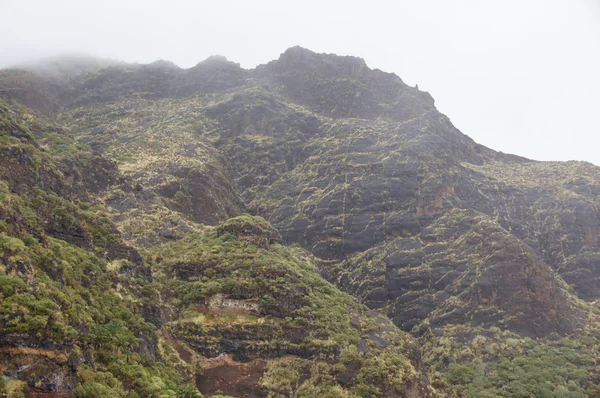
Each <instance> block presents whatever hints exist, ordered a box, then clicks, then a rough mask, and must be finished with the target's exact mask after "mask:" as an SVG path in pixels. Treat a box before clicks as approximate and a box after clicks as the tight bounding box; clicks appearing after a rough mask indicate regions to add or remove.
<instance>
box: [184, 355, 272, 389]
mask: <svg viewBox="0 0 600 398" xmlns="http://www.w3.org/2000/svg"><path fill="white" fill-rule="evenodd" d="M211 365H212V366H211V367H210V368H208V369H205V370H204V372H203V373H202V374H198V375H196V387H198V389H199V390H200V392H201V393H202V394H206V395H211V394H216V393H218V392H220V393H221V394H224V395H231V396H234V397H243V398H261V397H264V396H266V391H265V390H264V389H263V388H262V387H261V386H260V384H259V381H260V378H261V377H262V375H263V373H264V372H265V368H266V366H267V361H264V360H255V361H252V362H248V363H237V362H235V361H233V360H231V359H230V358H228V356H226V355H224V356H222V357H217V358H215V360H214V361H213V363H212V364H211Z"/></svg>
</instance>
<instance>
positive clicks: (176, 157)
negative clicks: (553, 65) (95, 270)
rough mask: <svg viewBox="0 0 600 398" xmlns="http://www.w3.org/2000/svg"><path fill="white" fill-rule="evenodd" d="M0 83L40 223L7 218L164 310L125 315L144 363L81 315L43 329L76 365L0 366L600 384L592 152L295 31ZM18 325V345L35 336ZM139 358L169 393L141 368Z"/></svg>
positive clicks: (298, 386)
mask: <svg viewBox="0 0 600 398" xmlns="http://www.w3.org/2000/svg"><path fill="white" fill-rule="evenodd" d="M0 93H2V95H3V97H4V98H5V99H4V100H3V103H2V107H3V108H2V109H3V112H4V113H3V115H4V116H3V119H2V120H3V123H4V127H3V130H2V132H3V137H4V138H3V140H2V141H1V142H2V143H3V144H2V147H0V149H1V151H2V157H1V158H0V165H1V166H2V167H1V168H0V179H1V180H2V181H4V184H5V185H6V188H5V191H6V195H9V196H10V197H11V198H15V199H11V203H13V202H12V201H17V200H20V201H23V203H26V204H25V205H23V206H29V207H28V208H31V210H27V211H29V212H33V213H34V214H36V217H38V218H39V219H40V220H42V221H39V222H37V223H34V224H31V225H29V224H21V223H20V219H19V217H20V216H17V215H14V214H16V213H14V212H16V211H17V210H15V209H17V208H18V209H21V207H18V206H17V207H14V206H13V207H11V209H12V210H11V211H12V212H11V211H7V212H6V214H7V215H2V217H1V218H0V219H1V220H3V222H4V223H5V224H6V227H5V231H4V232H3V234H4V236H6V239H18V240H19V241H20V242H23V245H25V246H24V247H29V246H27V245H26V244H25V242H26V240H24V239H26V237H27V236H30V235H31V236H33V237H34V239H37V240H38V241H40V239H41V240H42V241H43V240H44V239H55V240H56V241H57V242H66V243H60V244H67V245H71V246H74V247H76V248H77V249H73V250H81V251H82V253H86V254H85V255H87V256H93V258H94V259H95V260H94V261H97V262H98V264H100V265H99V267H100V269H102V275H105V276H102V278H104V279H102V278H99V279H97V281H98V283H99V284H100V285H102V286H104V287H103V289H102V291H104V294H112V295H114V297H116V298H118V299H115V300H116V301H115V304H114V305H121V306H125V308H128V310H129V311H131V310H132V309H135V310H136V311H137V314H139V316H140V317H141V318H140V319H143V320H144V321H143V322H146V323H148V324H150V325H153V327H154V329H153V330H152V332H149V331H144V332H142V329H143V328H142V329H135V327H134V326H131V327H129V326H127V325H126V324H124V325H122V326H123V327H127V328H128V330H129V332H126V333H124V334H125V335H131V336H133V337H132V339H134V340H132V341H135V344H130V345H128V346H127V347H128V348H127V350H128V352H129V351H131V352H132V353H135V354H136V355H137V356H139V358H137V359H135V360H134V359H132V358H131V357H132V356H133V354H131V355H129V354H127V355H125V357H124V356H123V352H121V351H123V350H120V349H117V350H116V352H115V350H114V349H113V352H112V353H111V355H112V356H111V355H108V354H106V353H105V351H107V350H106V348H102V347H100V346H99V345H98V344H96V345H94V344H92V343H91V342H89V343H88V345H87V346H86V347H84V348H81V344H79V343H78V342H79V341H81V342H83V341H87V340H86V339H88V337H87V334H86V333H88V332H86V330H87V329H86V328H85V327H83V326H82V325H83V324H82V323H74V324H73V325H71V326H72V327H73V329H74V330H75V331H76V332H77V333H80V334H82V333H83V335H81V336H80V337H77V338H76V339H75V340H73V339H71V340H68V341H67V340H66V339H65V338H64V337H63V336H62V335H60V336H52V335H48V336H46V335H44V337H45V338H47V339H50V340H48V341H49V343H48V345H47V347H44V349H50V348H48V347H58V346H60V347H62V348H61V349H62V351H64V352H65V353H67V352H69V353H71V352H73V350H74V349H73V348H72V347H75V346H77V347H79V349H80V350H81V351H82V354H81V356H80V360H79V362H77V363H75V364H73V365H71V368H70V373H69V376H68V378H69V382H68V383H66V382H61V383H55V384H53V385H49V384H44V385H38V384H36V383H37V379H35V378H33V377H31V376H28V375H27V374H22V372H19V368H18V366H17V365H15V363H17V361H16V360H15V358H14V357H13V356H10V355H12V354H9V356H6V355H5V357H4V358H5V359H4V361H5V363H6V364H7V365H6V366H5V367H6V368H7V370H5V371H4V373H5V375H6V377H7V381H6V383H13V384H15V383H17V384H18V383H19V382H17V380H22V381H24V382H26V384H27V385H28V386H29V388H30V389H33V390H39V391H40V392H41V391H45V392H50V391H62V392H64V391H69V392H70V391H75V392H76V393H77V394H78V395H79V396H86V395H85V394H86V392H85V389H86V388H89V389H90V390H89V391H94V390H91V389H92V388H97V389H98V391H100V390H101V389H103V388H104V389H106V388H112V389H113V390H115V388H116V387H115V386H117V384H118V386H119V387H118V388H120V389H121V390H119V391H120V392H119V394H121V393H122V394H126V393H128V394H134V391H135V393H137V394H138V395H139V396H146V395H144V394H159V392H158V391H163V393H165V394H166V393H167V392H166V391H171V392H169V393H172V394H178V393H179V394H187V393H190V394H192V391H193V390H194V388H197V389H198V390H199V391H200V393H203V394H206V395H208V396H211V395H215V394H222V393H224V394H228V395H231V396H240V397H241V396H256V397H259V396H307V395H311V396H312V395H315V394H316V395H317V396H336V397H337V396H407V397H419V396H469V397H494V396H509V397H529V396H548V397H559V396H560V397H563V396H568V397H583V396H595V395H594V394H597V393H598V391H600V390H599V389H598V388H597V387H596V385H597V384H598V383H599V381H600V380H598V377H597V372H596V370H595V366H596V363H597V361H598V359H599V358H598V357H597V355H596V354H595V352H596V351H597V350H596V348H597V347H598V346H599V345H600V341H599V339H600V330H599V329H598V313H599V310H600V309H599V308H598V306H597V299H598V298H599V297H598V294H599V292H600V279H599V277H600V268H599V267H598V266H597V264H598V263H600V246H599V244H600V242H599V241H598V234H599V229H598V228H599V226H600V213H599V211H598V205H597V203H598V195H599V193H600V168H598V167H596V166H594V165H592V164H589V163H585V162H538V161H533V160H529V159H526V158H522V157H519V156H515V155H509V154H504V153H501V152H496V151H494V150H492V149H489V148H486V147H484V146H482V145H479V144H477V143H475V142H474V141H473V140H472V139H470V138H469V137H467V136H466V135H464V134H462V133H461V132H460V131H459V130H458V129H456V128H455V127H454V126H453V125H452V123H451V122H450V119H449V118H448V117H446V116H445V115H443V114H441V113H440V112H439V111H437V109H436V108H435V104H434V100H433V98H432V97H431V96H430V95H429V94H428V93H426V92H422V91H419V90H418V89H417V88H413V87H409V86H408V85H406V84H405V83H404V82H403V81H402V80H401V79H400V78H399V77H397V76H396V75H394V74H390V73H385V72H382V71H380V70H377V69H370V68H369V67H368V66H367V64H366V63H365V61H364V60H362V59H360V58H356V57H341V56H336V55H333V54H316V53H314V52H311V51H309V50H306V49H303V48H300V47H294V48H290V49H288V50H287V51H286V52H284V53H283V54H282V55H281V56H280V57H279V59H277V60H274V61H272V62H269V63H268V64H266V65H261V66H258V67H257V68H255V69H252V70H246V69H243V68H241V67H240V66H239V64H236V63H234V62H231V61H228V60H227V59H226V58H224V57H221V56H213V57H210V58H209V59H207V60H205V61H203V62H200V63H199V64H197V65H196V66H194V67H192V68H189V69H181V68H179V67H177V66H176V65H174V64H172V63H169V62H166V61H157V62H155V63H152V64H149V65H139V64H125V63H120V62H115V61H105V60H93V59H87V58H86V59H85V60H82V59H79V58H76V59H73V58H58V59H53V60H52V61H51V62H50V61H40V63H38V64H36V65H33V66H28V67H27V68H22V69H19V68H16V69H9V70H3V71H0ZM32 197H34V198H36V199H34V200H33V202H32V203H31V204H29V201H31V199H30V198H32ZM3 203H4V199H3ZM57 207H58V208H60V209H61V210H60V211H59V210H57ZM19 211H20V212H21V213H19V214H22V211H23V210H19ZM27 211H26V212H27ZM61 212H66V214H67V215H68V217H67V215H65V216H59V217H56V214H62V213H61ZM245 213H250V214H252V216H250V215H244V214H245ZM2 214H4V213H2ZM11 214H13V215H11ZM11 217H12V218H11ZM23 217H24V216H23ZM64 218H66V219H68V220H63V219H64ZM36 228H37V229H36ZM23 234H29V235H23ZM47 237H48V238H47ZM15 242H16V241H15ZM15 242H13V244H17V245H19V243H18V242H16V243H15ZM42 246H43V247H46V246H45V245H42ZM69 247H70V246H69ZM3 250H4V251H3V253H5V255H4V256H5V257H6V258H8V259H10V256H13V254H12V251H11V249H10V248H7V249H3ZM82 255H83V254H82ZM36 258H37V257H36ZM5 261H6V262H10V260H5ZM61 261H66V262H68V263H69V264H71V266H73V264H72V263H73V262H72V261H69V260H68V259H61ZM6 264H7V263H6ZM31 264H32V265H31V267H33V269H34V270H36V271H35V272H34V273H39V274H40V275H43V279H44V280H48V281H52V282H53V283H59V284H60V283H66V282H65V281H64V280H63V279H61V278H63V277H62V276H61V275H60V274H55V273H53V272H50V271H49V270H48V269H46V268H44V265H43V264H44V263H39V262H38V263H36V262H35V261H33V260H32V261H31ZM102 264H104V265H102ZM3 272H4V274H5V275H6V278H19V279H20V280H21V281H22V282H10V283H9V286H13V285H14V286H17V285H18V286H21V287H20V288H19V289H24V290H23V291H28V294H30V295H32V296H33V297H36V298H39V297H42V296H41V293H38V290H36V288H35V287H34V286H35V285H36V283H34V282H33V280H31V281H30V280H28V279H27V277H26V276H25V275H21V274H19V271H18V270H13V269H12V268H10V267H9V268H6V269H5V270H4V271H3ZM78 272H79V271H78ZM36 277H38V278H39V277H40V276H36ZM323 278H325V279H327V280H328V281H329V282H326V281H325V280H324V279H323ZM15 280H16V279H15ZM103 281H104V282H103ZM134 282H135V283H134ZM7 283H8V282H7ZM78 283H81V282H78ZM136 283H137V284H138V285H136ZM84 288H86V289H88V288H92V287H89V286H87V285H85V286H84ZM340 290H341V291H343V292H345V293H342V292H341V291H340ZM16 291H17V290H15V288H12V287H11V288H7V290H6V292H3V295H4V296H3V297H8V298H7V299H5V301H8V300H9V299H10V297H12V296H14V295H15V294H16V293H15V292H16ZM20 291H21V290H19V292H20ZM8 293H10V295H8ZM36 294H37V295H36ZM144 295H145V296H144ZM142 296H143V297H142ZM352 296H354V299H352V298H351V297H352ZM111 297H113V296H111ZM66 300H67V301H69V300H71V299H70V298H67V299H66ZM119 300H121V301H119ZM128 300H129V301H128ZM129 302H134V303H136V305H135V306H134V307H132V306H131V304H129ZM56 305H58V306H59V307H58V308H60V310H59V312H60V313H62V312H66V311H67V310H66V309H63V307H61V306H60V304H59V303H57V304H56ZM65 305H66V304H65ZM367 307H368V309H367ZM10 308H16V307H10ZM10 311H11V310H10V309H9V310H7V313H6V314H7V315H6V317H8V318H10V317H11V315H10V313H11V312H10ZM43 316H47V315H43ZM63 316H64V315H63ZM131 316H133V315H131ZM131 316H129V315H128V316H127V317H128V319H130V317H131ZM94 322H96V323H97V324H98V326H97V327H98V328H101V327H108V326H107V325H109V324H110V321H109V320H108V319H100V318H99V319H96V320H94ZM106 322H108V323H106ZM140 322H142V321H140ZM113 323H114V322H113ZM7 330H8V329H7ZM144 330H145V329H144ZM26 332H27V333H29V335H32V333H33V335H35V333H38V335H40V333H42V332H40V331H39V329H35V330H26ZM15 333H16V332H10V333H7V334H6V337H5V338H4V339H5V340H6V341H7V342H8V343H6V344H3V346H4V347H7V348H4V350H5V352H11V351H10V349H12V347H14V346H17V345H18V346H19V347H26V348H27V349H33V348H34V345H33V344H34V343H33V342H31V341H30V340H27V338H25V337H23V336H21V335H20V336H19V337H15ZM73 333H75V332H73ZM128 333H129V334H128ZM409 333H410V334H411V335H412V337H411V336H409ZM42 334H43V333H42ZM83 336H86V337H83ZM73 341H75V342H73ZM61 344H62V345H61ZM419 344H420V347H421V348H418V347H419ZM123 347H125V346H123ZM35 348H37V346H35ZM2 349H3V348H0V350H2ZM19 355H24V354H19ZM53 355H54V354H53ZM65 355H67V354H65ZM142 355H145V356H144V358H150V359H151V360H152V361H154V362H148V363H146V362H144V360H142ZM17 357H18V356H17ZM18 358H21V357H18ZM19 360H23V361H25V360H26V358H22V359H19ZM0 363H2V362H0ZM132 363H135V364H137V365H131V364H132ZM509 363H512V364H513V365H509ZM130 366H131V367H133V366H140V367H141V368H143V369H144V372H146V373H145V374H148V375H150V374H153V373H152V372H155V374H160V376H153V377H155V378H160V380H162V382H157V383H158V384H157V385H156V386H158V385H160V386H162V387H161V388H162V389H156V390H154V391H155V392H152V393H150V392H148V391H149V390H142V389H141V388H142V387H140V386H138V385H136V384H135V383H132V381H131V379H128V378H127V377H130V376H127V374H130V373H128V372H129V370H127V371H126V370H123V369H120V368H119V367H125V368H128V367H130ZM81 369H89V372H94V373H93V374H94V375H95V376H90V377H89V378H88V379H89V380H90V381H88V379H86V377H87V376H85V375H83V373H84V372H85V371H82V370H81ZM56 372H58V371H56ZM56 372H55V373H53V374H56ZM61 372H64V371H61ZM161 372H162V373H161ZM61 374H63V373H61ZM98 374H102V375H103V376H97V375H98ZM149 377H150V376H149ZM111 378H112V379H111ZM112 380H115V381H112ZM177 380H179V381H177ZM182 382H183V384H182V385H186V384H185V383H189V384H187V387H185V391H183V390H182V391H179V392H177V388H175V387H173V388H171V387H172V386H173V384H169V383H175V384H174V385H177V383H180V384H181V383H182ZM6 383H5V384H6ZM91 383H95V384H94V386H92V384H91ZM119 383H120V384H119ZM161 383H162V384H161ZM192 384H193V385H195V387H194V386H192ZM11 385H12V384H11ZM20 385H21V384H20ZM87 386H90V387H87ZM156 386H155V387H156ZM4 388H5V389H6V388H8V387H4ZM11 388H12V387H11ZM144 388H145V387H144ZM157 388H158V387H157ZM102 391H104V390H102ZM115 391H116V390H115ZM140 391H144V392H142V393H140ZM87 393H88V394H92V395H87V396H94V395H93V394H94V393H96V394H101V393H98V392H87ZM102 394H104V393H102ZM106 394H109V395H107V396H111V395H110V394H116V393H115V392H110V393H106ZM112 396H115V395H112ZM148 396H151V395H148ZM182 396H184V395H182Z"/></svg>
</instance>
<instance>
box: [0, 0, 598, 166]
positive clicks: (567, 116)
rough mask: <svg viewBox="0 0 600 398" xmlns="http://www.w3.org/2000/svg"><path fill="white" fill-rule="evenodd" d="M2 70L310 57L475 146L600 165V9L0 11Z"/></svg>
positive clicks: (120, 6) (535, 5)
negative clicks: (355, 62) (378, 83)
mask: <svg viewBox="0 0 600 398" xmlns="http://www.w3.org/2000/svg"><path fill="white" fill-rule="evenodd" d="M0 16H1V17H2V23H1V24H0V67H4V66H7V65H11V64H15V63H19V62H23V61H25V60H30V59H32V58H39V57H45V56H52V55H56V54H61V53H74V52H76V53H82V52H83V53H88V54H91V55H97V56H101V57H109V58H114V59H121V60H125V61H128V62H141V63H149V62H152V61H155V60H157V59H167V60H171V61H173V62H175V63H176V64H178V65H179V66H182V67H190V66H193V65H195V64H196V63H198V62H199V61H201V60H203V59H205V58H206V57H208V56H210V55H212V54H221V55H225V56H227V57H228V58H229V59H230V60H233V61H236V62H239V63H240V64H241V65H242V66H243V67H246V68H252V67H254V66H256V65H257V64H261V63H265V62H268V61H270V60H272V59H275V58H277V57H278V56H279V54H280V53H282V52H283V51H284V50H285V49H286V48H288V47H291V46H294V45H301V46H303V47H306V48H309V49H311V50H313V51H317V52H327V53H337V54H341V55H355V56H359V57H362V58H364V59H365V60H366V62H367V64H368V65H369V66H370V67H372V68H379V69H382V70H385V71H387V72H394V73H396V74H397V75H399V76H400V77H401V78H402V79H403V80H404V81H405V82H406V83H408V84H410V85H414V84H418V85H419V88H420V89H421V90H425V91H429V92H430V93H431V94H432V96H433V97H434V98H435V99H436V104H437V106H438V108H439V109H440V110H441V111H442V112H444V113H445V114H446V115H448V116H449V117H450V118H451V120H452V121H453V123H454V124H455V125H456V126H457V127H458V128H459V129H461V131H463V132H464V133H465V134H468V135H469V136H471V137H472V138H473V139H475V140H476V141H478V142H480V143H482V144H484V145H487V146H489V147H492V148H494V149H497V150H501V151H504V152H510V153H516V154H519V155H522V156H526V157H530V158H533V159H540V160H569V159H577V160H587V161H590V162H594V163H596V164H600V151H599V150H598V149H597V148H598V146H599V145H598V144H599V140H600V138H599V137H600V112H599V111H600V100H599V99H598V95H599V93H600V73H599V71H600V1H598V0H569V1H567V0H527V1H516V0H504V1H483V0H462V1H459V0H411V1H377V0H372V1H369V2H364V1H349V0H345V1H338V0H331V1H328V0H321V1H314V0H305V1H303V2H289V1H281V0H279V1H270V0H254V1H248V0H229V1H227V0H221V1H218V2H217V1H201V0H169V1H166V0H165V1H159V0H118V1H117V0H103V1H82V0H62V1H61V0H56V1H47V0H46V1H44V0H0Z"/></svg>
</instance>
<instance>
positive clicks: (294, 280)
mask: <svg viewBox="0 0 600 398" xmlns="http://www.w3.org/2000/svg"><path fill="white" fill-rule="evenodd" d="M274 233H275V231H273V229H272V227H271V226H270V225H269V224H268V223H267V222H266V221H265V220H263V219H261V218H257V217H251V216H241V217H238V218H234V219H231V220H228V221H227V222H226V223H224V224H222V225H221V226H219V227H217V228H207V229H206V230H205V231H204V232H203V233H195V234H191V235H189V236H186V237H185V238H184V239H182V240H179V241H176V242H173V243H169V244H166V245H163V246H160V247H157V248H154V249H152V250H150V251H149V252H148V254H149V259H151V261H152V262H153V263H154V268H155V270H156V273H155V275H156V277H157V280H158V282H159V283H160V284H162V285H163V289H164V290H163V291H162V293H161V295H162V296H163V297H170V298H171V299H170V301H169V302H168V304H169V307H170V308H175V309H177V311H178V314H179V315H178V317H177V319H175V320H173V321H172V322H170V323H169V324H168V325H166V326H165V327H166V329H167V330H169V333H171V334H173V335H174V336H176V337H177V338H178V339H179V340H180V341H181V342H183V343H185V344H187V345H188V346H190V347H194V349H195V350H196V351H197V352H198V353H199V354H201V355H203V356H206V357H216V356H217V355H219V354H220V353H223V352H225V353H228V354H230V355H232V357H233V358H234V359H237V360H244V361H248V360H253V359H257V358H265V357H266V358H280V357H282V356H285V355H293V356H295V357H296V359H294V360H287V359H282V360H276V361H275V362H273V363H270V365H269V370H268V371H267V373H265V375H264V376H263V378H262V379H261V383H262V384H261V385H263V386H264V387H266V388H268V389H269V391H271V394H272V396H289V395H286V394H288V392H289V391H292V390H294V391H296V392H294V394H296V393H298V394H301V395H299V396H304V395H302V394H309V396H312V395H310V394H313V393H314V391H321V392H322V394H325V395H319V396H344V394H348V393H350V394H351V395H352V396H372V397H377V396H384V395H385V394H386V392H388V393H389V392H390V391H401V390H402V389H403V388H405V387H406V386H407V384H410V383H417V381H416V380H415V379H414V378H415V377H416V375H417V371H416V370H415V368H414V367H413V365H412V363H411V360H410V359H409V358H407V357H406V352H408V351H409V350H410V348H409V347H410V346H411V344H412V343H411V340H410V339H409V338H408V337H407V336H406V335H405V334H403V333H401V332H399V331H398V330H397V329H395V327H393V326H392V325H391V324H390V323H389V321H387V320H385V319H384V318H375V317H374V316H373V315H372V314H370V313H369V312H368V310H367V309H366V308H365V307H363V306H362V305H360V304H358V303H356V301H355V300H354V299H353V298H352V297H351V296H349V295H347V294H345V293H342V292H340V291H339V290H337V289H336V288H335V287H334V286H333V285H331V284H329V283H328V282H326V281H324V280H323V279H322V278H321V277H320V276H319V274H318V273H317V270H316V268H315V266H314V259H313V258H312V257H311V256H310V255H309V254H308V253H307V252H305V251H304V250H302V249H300V248H290V247H285V246H281V245H280V244H277V243H273V244H272V245H271V246H269V247H266V246H257V245H255V244H254V243H255V242H256V238H257V237H260V236H261V235H266V236H270V235H271V234H274ZM215 297H225V298H227V300H230V301H228V302H227V303H229V306H228V305H227V304H221V303H222V302H223V301H222V300H221V301H217V302H215V301H214V300H213V299H214V298H215ZM242 303H256V306H253V307H249V308H250V309H248V310H239V308H240V305H241V304H242ZM372 338H377V339H381V340H380V341H382V342H381V343H375V342H374V341H369V340H370V339H372ZM228 347H235V348H228ZM345 364H347V365H348V366H350V367H351V368H353V369H355V370H354V373H352V374H353V375H349V376H347V377H348V378H350V380H348V381H345V382H344V383H343V384H341V383H340V382H339V381H338V380H337V379H336V375H340V374H345V373H346V366H345ZM300 379H302V380H303V381H302V382H300ZM304 379H306V380H304ZM311 391H312V392H311ZM344 391H346V392H344ZM342 392H343V393H342ZM282 394H283V395H282ZM340 394H341V395H340Z"/></svg>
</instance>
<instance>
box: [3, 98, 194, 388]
mask: <svg viewBox="0 0 600 398" xmlns="http://www.w3.org/2000/svg"><path fill="white" fill-rule="evenodd" d="M23 112H24V110H23V109H18V110H15V109H12V106H11V104H9V103H7V102H6V101H3V100H0V143H1V144H0V151H1V153H2V157H1V159H2V162H3V165H2V166H3V167H2V168H1V170H2V171H1V175H0V298H1V305H0V369H1V372H2V377H1V378H0V393H2V394H8V395H7V396H10V397H19V396H24V395H23V394H27V396H37V395H39V394H51V393H54V394H56V396H70V395H71V393H72V392H73V391H76V392H77V395H78V396H90V397H91V396H112V397H114V396H125V395H126V393H127V391H137V392H139V393H142V395H145V394H158V393H159V392H162V393H169V392H170V393H173V394H175V391H177V390H178V388H179V387H178V386H179V385H181V383H182V380H181V378H180V376H179V375H178V374H177V373H176V372H175V371H173V370H172V369H170V368H169V367H168V366H165V365H164V364H162V363H159V362H157V361H156V359H157V355H156V348H155V346H156V334H155V330H156V326H157V325H158V323H157V318H156V316H155V311H154V310H155V307H154V304H153V303H152V301H153V300H154V298H153V293H152V288H151V286H152V276H151V273H150V269H149V267H148V266H147V265H146V264H144V262H143V261H142V258H141V257H140V255H139V254H138V252H137V251H136V250H135V249H133V248H131V247H128V246H126V245H125V244H123V242H122V240H121V238H120V236H119V233H118V231H117V229H116V228H115V226H114V224H112V222H111V221H110V220H109V219H108V217H107V216H106V214H103V212H102V209H98V208H93V207H92V206H91V204H89V203H87V202H84V201H82V200H79V199H78V200H77V201H75V200H74V198H75V197H76V196H79V197H82V198H85V197H86V196H88V195H89V193H88V192H87V191H86V190H85V189H84V186H83V185H84V184H82V183H81V181H79V180H77V179H70V178H67V177H65V175H67V176H68V175H74V174H77V173H80V172H81V171H82V170H84V169H83V168H82V169H81V170H79V169H77V168H68V169H67V168H66V165H65V164H64V163H63V164H60V163H59V162H56V161H55V159H54V158H53V157H52V156H51V155H50V153H48V152H47V151H45V150H44V149H43V148H42V147H41V144H40V143H39V142H38V140H37V139H36V138H35V135H38V136H40V137H42V136H44V137H47V138H48V139H52V135H53V134H55V133H54V132H53V131H51V130H50V131H48V130H45V129H43V128H41V126H43V121H41V120H37V119H35V118H33V116H32V115H31V114H27V113H23ZM27 118H33V119H32V120H31V123H30V127H31V128H32V129H33V131H32V130H31V129H30V127H28V126H27V125H26V124H20V123H18V122H17V120H19V119H21V120H22V119H27ZM34 134H35V135H34ZM83 152H84V151H82V153H83ZM87 155H88V156H87V157H85V158H83V159H79V160H80V161H82V162H84V163H85V161H86V160H92V161H98V163H99V164H101V165H102V164H104V162H102V161H99V160H98V158H97V157H95V156H93V155H91V154H89V153H88V154H87ZM106 163H108V164H110V162H106ZM61 169H62V171H61ZM107 170H108V171H110V168H107ZM96 174H97V175H98V174H102V172H101V170H96ZM106 178H107V179H109V178H110V177H109V175H107V176H106ZM128 396H131V394H130V395H128Z"/></svg>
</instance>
